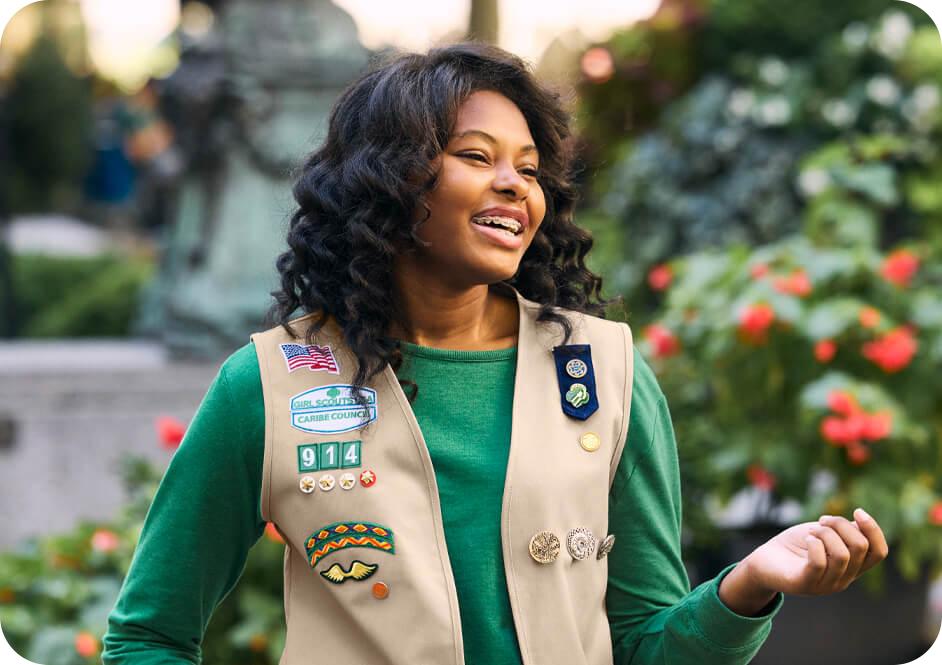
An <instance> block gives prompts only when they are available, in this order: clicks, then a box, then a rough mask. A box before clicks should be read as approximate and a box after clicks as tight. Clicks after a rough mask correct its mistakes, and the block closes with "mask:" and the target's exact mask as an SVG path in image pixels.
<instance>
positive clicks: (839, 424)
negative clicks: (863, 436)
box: [821, 416, 854, 446]
mask: <svg viewBox="0 0 942 665" xmlns="http://www.w3.org/2000/svg"><path fill="white" fill-rule="evenodd" d="M821 436H823V437H824V440H825V441H827V442H828V443H830V444H831V445H832V446H846V445H848V444H849V443H852V442H853V441H854V436H853V432H852V431H851V430H850V429H848V427H847V421H846V420H844V419H843V418H838V417H837V416H828V417H826V418H825V419H824V420H822V421H821Z"/></svg>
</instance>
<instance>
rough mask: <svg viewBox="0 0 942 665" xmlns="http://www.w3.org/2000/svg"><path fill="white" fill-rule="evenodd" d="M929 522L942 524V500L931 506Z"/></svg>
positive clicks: (937, 524) (936, 524)
mask: <svg viewBox="0 0 942 665" xmlns="http://www.w3.org/2000/svg"><path fill="white" fill-rule="evenodd" d="M929 523H930V524H934V525H935V526H942V501H936V502H935V503H933V504H932V507H931V508H929Z"/></svg>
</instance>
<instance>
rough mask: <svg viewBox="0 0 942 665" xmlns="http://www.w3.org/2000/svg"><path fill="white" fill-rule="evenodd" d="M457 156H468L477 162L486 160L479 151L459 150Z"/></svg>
mask: <svg viewBox="0 0 942 665" xmlns="http://www.w3.org/2000/svg"><path fill="white" fill-rule="evenodd" d="M458 156H459V157H470V158H471V159H476V160H478V161H479V162H487V157H485V156H484V155H482V154H481V153H479V152H459V153H458Z"/></svg>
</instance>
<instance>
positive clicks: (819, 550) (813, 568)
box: [802, 536, 828, 593]
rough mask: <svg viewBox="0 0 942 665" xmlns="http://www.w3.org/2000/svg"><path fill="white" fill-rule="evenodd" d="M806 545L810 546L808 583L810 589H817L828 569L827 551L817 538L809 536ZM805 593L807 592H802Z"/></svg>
mask: <svg viewBox="0 0 942 665" xmlns="http://www.w3.org/2000/svg"><path fill="white" fill-rule="evenodd" d="M805 543H806V544H807V546H808V577H807V579H808V583H809V585H810V587H809V588H811V589H813V588H816V587H817V586H818V584H819V582H820V580H821V577H822V576H823V575H824V573H825V572H826V571H827V568H828V555H827V550H826V549H825V548H824V542H823V541H822V540H821V539H820V538H817V537H815V536H807V537H806V538H805ZM802 593H805V592H802ZM809 593H810V591H809Z"/></svg>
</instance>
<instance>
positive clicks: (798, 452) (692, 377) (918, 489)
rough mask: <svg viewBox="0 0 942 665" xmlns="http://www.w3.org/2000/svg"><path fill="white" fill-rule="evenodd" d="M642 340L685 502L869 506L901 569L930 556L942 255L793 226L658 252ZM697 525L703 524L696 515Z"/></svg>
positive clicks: (940, 504)
mask: <svg viewBox="0 0 942 665" xmlns="http://www.w3.org/2000/svg"><path fill="white" fill-rule="evenodd" d="M670 270H671V274H672V275H673V280H672V283H671V285H670V286H669V287H667V288H666V290H665V291H664V296H665V305H664V307H663V309H661V310H660V311H659V312H658V316H657V319H656V321H655V322H654V323H652V324H650V325H648V326H647V327H645V328H644V329H643V331H642V334H641V341H640V344H641V346H642V351H643V352H644V353H645V355H646V356H647V357H649V358H651V361H652V363H653V364H654V367H655V370H656V371H657V372H658V374H659V376H660V377H661V382H662V385H663V387H664V390H665V393H666V394H667V395H668V398H669V400H670V404H671V410H672V412H673V414H674V422H675V427H676V429H677V430H678V431H677V440H678V446H679V447H680V452H681V456H682V466H681V468H682V471H684V473H685V475H686V478H685V491H687V490H689V491H688V492H687V493H688V494H689V497H688V499H689V501H688V503H687V504H686V505H685V510H687V511H689V512H691V513H693V514H696V513H698V512H699V511H701V510H702V506H701V504H703V503H704V501H705V499H707V498H708V497H713V498H718V499H719V500H720V501H723V500H725V499H727V498H729V497H730V496H731V495H732V494H733V493H735V492H737V491H738V490H741V489H743V488H746V487H749V486H754V487H758V488H760V489H762V490H765V491H767V492H769V493H770V495H771V497H772V498H773V499H774V501H773V502H772V503H771V506H772V510H771V511H770V512H769V513H766V514H761V515H757V519H758V520H760V521H762V520H774V519H775V518H776V517H777V515H776V513H775V509H776V508H777V507H780V506H781V505H782V502H783V501H785V500H793V501H796V502H798V504H799V505H800V506H801V508H802V511H803V512H804V518H805V519H815V518H816V517H817V515H819V514H821V513H830V514H844V515H849V514H850V512H851V511H852V510H853V509H854V508H855V507H857V506H862V507H865V509H866V510H867V511H869V512H870V513H871V514H872V515H874V516H875V517H876V518H877V519H878V520H879V522H880V524H881V525H882V526H883V528H884V531H885V533H886V535H887V537H888V539H889V540H890V542H891V543H892V545H893V547H894V550H895V553H896V555H897V556H896V560H897V562H898V564H899V566H900V568H901V572H902V573H903V574H904V575H906V576H907V577H913V576H915V575H916V574H917V573H918V572H920V570H921V566H922V565H923V564H924V563H926V562H931V563H933V564H935V565H936V566H939V565H942V440H940V439H942V299H940V298H939V293H940V292H942V256H940V252H939V250H938V249H936V248H933V246H931V245H929V244H926V243H919V242H911V243H909V244H907V245H906V246H902V247H896V248H894V249H893V250H891V251H889V252H887V253H881V252H879V251H878V250H877V249H874V248H873V247H869V246H867V245H866V244H865V243H862V244H858V245H847V246H840V245H832V246H820V245H815V244H813V243H812V242H811V241H810V240H809V239H808V238H807V237H803V236H800V235H796V236H791V237H788V238H786V239H783V240H782V241H779V242H777V243H773V244H770V245H766V246H763V247H759V248H757V249H754V250H750V249H748V248H745V247H743V246H739V245H737V246H732V247H730V248H728V249H726V250H709V251H705V252H701V253H697V254H692V255H689V256H687V257H685V258H681V259H677V260H675V261H673V262H671V263H670ZM693 523H694V524H702V521H698V520H696V519H694V520H693Z"/></svg>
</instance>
